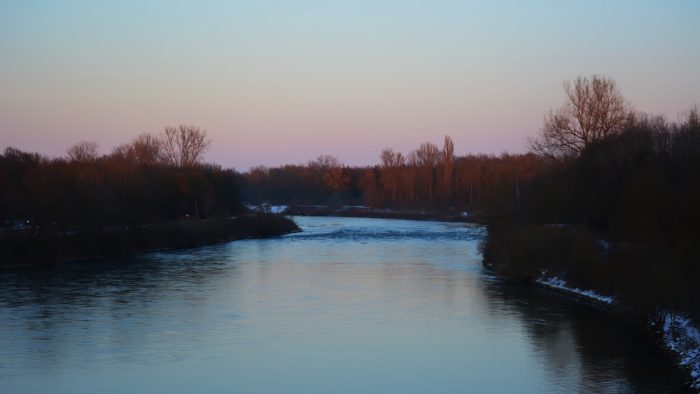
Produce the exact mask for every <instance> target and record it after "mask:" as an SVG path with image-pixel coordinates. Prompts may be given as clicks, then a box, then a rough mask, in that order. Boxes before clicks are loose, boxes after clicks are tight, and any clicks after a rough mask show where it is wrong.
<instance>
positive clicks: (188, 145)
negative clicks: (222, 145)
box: [160, 125, 211, 167]
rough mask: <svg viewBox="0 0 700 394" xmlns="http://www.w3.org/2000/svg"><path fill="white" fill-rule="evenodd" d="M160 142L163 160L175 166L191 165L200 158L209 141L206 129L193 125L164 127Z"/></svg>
mask: <svg viewBox="0 0 700 394" xmlns="http://www.w3.org/2000/svg"><path fill="white" fill-rule="evenodd" d="M160 143H161V146H162V150H163V158H164V160H165V161H166V162H167V163H169V164H171V165H174V166H177V167H191V166H194V165H195V164H197V163H198V162H199V161H200V160H201V159H202V154H203V153H204V152H205V151H206V150H207V148H208V147H209V144H210V143H211V141H210V140H209V138H208V137H207V132H206V130H203V129H200V128H199V127H195V126H187V125H180V126H178V127H166V128H165V130H163V134H162V135H161V139H160Z"/></svg>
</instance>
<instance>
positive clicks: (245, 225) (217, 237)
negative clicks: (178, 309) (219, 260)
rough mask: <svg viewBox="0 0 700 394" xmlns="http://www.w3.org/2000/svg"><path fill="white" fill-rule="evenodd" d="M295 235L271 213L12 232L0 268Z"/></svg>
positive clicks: (1, 240)
mask: <svg viewBox="0 0 700 394" xmlns="http://www.w3.org/2000/svg"><path fill="white" fill-rule="evenodd" d="M298 231H301V229H300V228H299V227H298V226H297V225H296V223H294V221H293V220H291V219H288V218H285V217H283V216H280V215H274V214H248V215H242V216H237V217H233V218H216V219H206V220H182V221H172V222H163V223H152V224H148V225H142V226H135V227H126V226H125V227H118V228H110V229H102V230H100V231H76V232H67V231H64V232H59V231H56V230H53V231H44V232H35V231H32V230H31V229H22V230H12V231H5V232H4V233H3V234H2V236H1V237H0V250H2V253H0V267H1V268H5V267H17V266H31V265H39V264H48V263H60V262H67V261H75V260H95V259H103V258H109V257H124V256H130V255H135V254H139V253H145V252H151V251H158V250H170V249H182V248H190V247H196V246H202V245H208V244H215V243H221V242H229V241H235V240H240V239H250V238H265V237H274V236H280V235H284V234H289V233H293V232H298Z"/></svg>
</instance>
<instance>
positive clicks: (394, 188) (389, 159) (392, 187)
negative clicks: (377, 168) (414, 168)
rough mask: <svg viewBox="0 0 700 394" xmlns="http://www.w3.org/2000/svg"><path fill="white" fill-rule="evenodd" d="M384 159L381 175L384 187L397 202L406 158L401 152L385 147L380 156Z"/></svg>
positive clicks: (393, 201) (394, 201)
mask: <svg viewBox="0 0 700 394" xmlns="http://www.w3.org/2000/svg"><path fill="white" fill-rule="evenodd" d="M379 157H380V158H381V160H382V164H381V174H382V175H381V177H382V182H383V183H384V187H385V188H386V190H387V191H388V192H389V194H390V195H391V202H392V203H394V204H395V203H396V201H397V197H398V191H399V186H400V185H401V173H400V171H401V167H403V166H404V165H405V164H406V158H405V157H404V156H403V154H402V153H401V152H395V151H394V150H393V149H391V148H385V149H384V150H382V153H381V154H380V156H379Z"/></svg>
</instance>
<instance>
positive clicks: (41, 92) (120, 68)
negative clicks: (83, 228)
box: [0, 0, 700, 170]
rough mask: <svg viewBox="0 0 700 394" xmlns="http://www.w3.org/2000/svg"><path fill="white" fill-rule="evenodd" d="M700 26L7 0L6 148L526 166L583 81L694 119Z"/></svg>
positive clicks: (689, 19)
mask: <svg viewBox="0 0 700 394" xmlns="http://www.w3.org/2000/svg"><path fill="white" fill-rule="evenodd" d="M526 3H527V5H525V4H526ZM699 18H700V1H692V0H688V1H680V0H669V1H590V0H589V1H529V2H523V1H498V2H496V1H474V2H469V1H439V0H433V1H409V0H401V1H358V0H354V1H240V2H234V1H198V2H181V1H165V0H164V1H144V0H139V1H119V2H116V1H115V2H102V1H60V2H59V1H55V2H52V1H8V0H0V149H4V148H5V147H6V146H15V147H18V148H20V149H23V150H29V151H38V152H40V153H44V154H47V155H50V156H58V155H63V154H64V153H65V150H66V148H67V147H69V146H70V145H71V144H73V143H74V142H77V141H80V140H93V141H96V142H98V143H99V144H100V149H101V152H103V153H107V152H109V151H110V150H111V149H112V148H113V147H114V146H115V145H117V144H119V143H122V142H127V141H128V140H130V139H131V138H132V137H134V136H136V135H137V134H139V133H141V132H144V131H152V132H158V131H160V130H162V128H163V126H166V125H177V124H180V123H186V124H194V125H197V126H200V127H203V128H205V129H207V131H208V132H209V134H210V136H211V137H212V140H213V145H212V147H211V149H210V150H209V151H208V152H207V154H206V160H207V161H213V162H216V163H219V164H221V165H223V166H226V167H230V166H234V167H235V168H237V169H239V170H247V169H248V167H250V166H252V165H257V164H265V165H270V166H271V165H278V164H281V163H299V162H306V161H307V160H309V159H311V158H313V157H315V156H316V155H318V154H320V153H328V154H332V155H335V156H337V157H338V158H339V159H340V160H341V161H343V162H344V163H346V164H372V163H376V162H377V161H378V155H379V152H380V151H381V149H382V148H383V147H386V146H390V147H393V148H395V149H398V150H401V151H404V152H406V151H408V150H410V149H413V148H415V147H416V146H417V145H418V144H419V143H421V142H423V141H426V140H430V141H433V142H440V141H441V140H442V137H443V135H445V134H449V135H451V136H452V138H453V139H454V141H455V146H456V152H457V153H458V154H464V153H469V152H472V153H475V152H484V153H500V152H503V151H510V152H521V151H523V150H524V149H525V147H526V139H527V137H528V136H531V135H533V134H535V133H536V132H537V131H538V130H539V128H540V125H541V123H542V117H543V115H544V114H545V113H546V112H547V111H548V110H550V109H551V108H555V107H558V106H560V105H561V104H562V103H563V100H564V94H563V91H562V82H563V81H565V80H567V79H573V78H575V77H576V76H578V75H580V74H592V73H598V74H603V75H606V76H610V77H612V78H614V79H615V80H616V81H617V83H618V85H619V87H620V89H621V90H622V92H623V94H624V95H625V97H626V98H627V99H628V100H629V101H630V102H631V103H632V104H633V105H634V106H635V108H637V109H638V110H641V111H645V112H652V113H664V114H666V115H667V116H668V117H669V118H670V119H676V117H677V116H678V114H679V113H682V112H683V111H687V110H688V109H689V108H691V107H692V106H693V105H696V104H700V71H699V70H700V23H698V20H699Z"/></svg>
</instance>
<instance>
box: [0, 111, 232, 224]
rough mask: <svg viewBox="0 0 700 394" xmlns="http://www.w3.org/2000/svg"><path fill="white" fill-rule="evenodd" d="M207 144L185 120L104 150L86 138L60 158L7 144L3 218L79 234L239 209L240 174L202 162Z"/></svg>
mask: <svg viewBox="0 0 700 394" xmlns="http://www.w3.org/2000/svg"><path fill="white" fill-rule="evenodd" d="M209 144H210V140H209V139H208V137H207V133H206V131H205V130H202V129H200V128H198V127H195V126H187V125H182V126H179V127H166V128H165V129H164V131H163V132H162V133H160V134H142V135H139V136H138V137H136V138H135V139H133V140H132V141H131V142H129V143H126V144H123V145H120V146H118V147H116V148H115V149H113V150H112V152H110V153H109V154H104V155H100V154H99V153H98V145H97V144H96V143H94V142H85V141H84V142H79V143H77V144H75V145H73V146H71V147H70V148H69V149H68V150H67V155H66V156H65V157H59V158H48V157H44V156H41V155H39V154H36V153H29V152H23V151H21V150H18V149H16V148H12V147H8V148H6V149H5V151H4V153H2V154H0V223H2V224H3V225H4V227H11V228H30V229H31V230H32V231H34V232H47V231H51V232H75V231H83V230H85V231H95V230H105V229H109V228H114V227H115V226H141V225H145V224H149V223H154V222H162V221H168V220H179V219H183V218H210V217H215V216H226V215H230V214H233V213H236V212H239V211H240V210H241V209H242V205H241V202H240V184H241V181H240V176H239V175H238V174H237V173H236V172H235V171H233V170H231V169H223V168H221V167H219V166H217V165H213V164H203V163H202V162H201V160H202V154H203V152H205V151H206V149H207V147H208V146H209Z"/></svg>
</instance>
